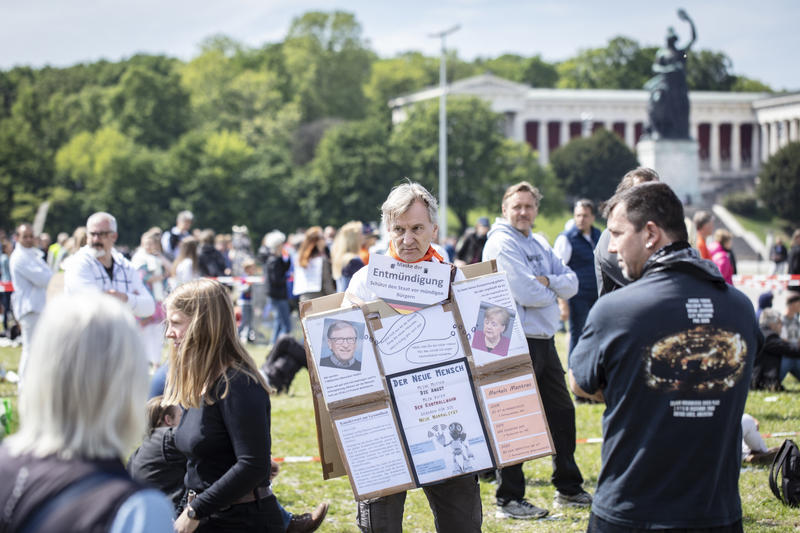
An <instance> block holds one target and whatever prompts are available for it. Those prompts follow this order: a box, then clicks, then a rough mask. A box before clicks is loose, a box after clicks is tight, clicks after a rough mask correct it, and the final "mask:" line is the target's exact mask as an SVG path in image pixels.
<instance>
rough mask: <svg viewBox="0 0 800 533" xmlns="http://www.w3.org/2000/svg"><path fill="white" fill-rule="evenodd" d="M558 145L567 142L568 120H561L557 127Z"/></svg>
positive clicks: (563, 144)
mask: <svg viewBox="0 0 800 533" xmlns="http://www.w3.org/2000/svg"><path fill="white" fill-rule="evenodd" d="M558 138H559V141H558V142H559V146H565V145H566V144H567V143H568V142H569V121H568V120H562V121H561V124H560V125H559V127H558Z"/></svg>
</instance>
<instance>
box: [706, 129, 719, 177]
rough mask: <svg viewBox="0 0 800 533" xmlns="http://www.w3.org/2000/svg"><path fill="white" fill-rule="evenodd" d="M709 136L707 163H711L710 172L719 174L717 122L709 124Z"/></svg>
mask: <svg viewBox="0 0 800 533" xmlns="http://www.w3.org/2000/svg"><path fill="white" fill-rule="evenodd" d="M710 128H711V135H710V139H709V141H708V144H709V147H708V152H709V161H710V163H711V172H712V173H715V174H716V173H719V171H720V166H721V165H720V157H719V122H712V123H711V124H710Z"/></svg>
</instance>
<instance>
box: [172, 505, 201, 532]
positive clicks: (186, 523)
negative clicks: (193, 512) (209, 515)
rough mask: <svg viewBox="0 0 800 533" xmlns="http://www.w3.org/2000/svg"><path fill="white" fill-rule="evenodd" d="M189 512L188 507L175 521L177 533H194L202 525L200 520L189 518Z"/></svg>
mask: <svg viewBox="0 0 800 533" xmlns="http://www.w3.org/2000/svg"><path fill="white" fill-rule="evenodd" d="M188 512H189V507H188V506H186V507H185V508H184V509H183V512H182V513H181V515H180V516H179V517H178V519H177V520H175V524H174V526H173V527H174V528H175V531H176V532H177V533H192V532H193V531H194V530H195V529H197V526H199V525H200V520H194V519H192V518H189V515H188Z"/></svg>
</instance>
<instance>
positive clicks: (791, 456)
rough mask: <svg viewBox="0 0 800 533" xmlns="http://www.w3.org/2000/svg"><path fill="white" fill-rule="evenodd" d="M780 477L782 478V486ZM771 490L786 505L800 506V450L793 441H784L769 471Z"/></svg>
mask: <svg viewBox="0 0 800 533" xmlns="http://www.w3.org/2000/svg"><path fill="white" fill-rule="evenodd" d="M778 477H780V478H781V480H780V486H778ZM769 488H770V489H772V493H773V494H774V495H775V497H776V498H778V500H780V501H781V503H783V504H784V505H788V506H790V507H797V506H800V450H799V449H798V448H797V444H795V443H794V441H793V440H790V439H786V440H784V441H783V444H782V445H781V449H780V450H779V451H778V454H777V455H776V456H775V459H773V461H772V467H771V468H770V470H769Z"/></svg>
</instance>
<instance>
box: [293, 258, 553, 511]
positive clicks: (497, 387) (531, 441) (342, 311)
mask: <svg viewBox="0 0 800 533" xmlns="http://www.w3.org/2000/svg"><path fill="white" fill-rule="evenodd" d="M383 259H384V260H383V261H381V262H379V264H378V266H376V267H375V270H376V272H377V274H378V276H377V277H376V278H374V280H377V281H374V280H373V281H374V282H376V283H378V284H380V285H381V287H380V290H381V291H383V292H382V294H385V295H387V296H388V298H387V299H388V301H384V300H381V299H379V300H375V301H371V302H359V303H360V304H361V305H359V306H350V307H342V306H341V305H342V302H343V295H342V294H336V295H331V296H326V297H324V298H318V299H316V300H311V301H308V302H303V303H302V304H301V305H300V316H301V321H302V324H303V333H304V337H305V347H306V357H307V360H308V368H309V376H310V379H311V386H312V393H313V396H314V411H315V418H316V423H317V442H318V444H319V449H320V458H321V461H322V471H323V477H324V478H325V479H330V478H332V477H337V476H342V475H347V476H348V478H349V480H350V484H351V487H352V489H353V494H354V495H355V498H356V499H357V500H363V499H367V498H375V497H378V496H385V495H389V494H394V493H397V492H401V491H405V490H409V489H411V488H416V487H420V486H424V485H427V484H433V483H438V482H441V481H442V480H446V479H448V478H451V477H455V476H460V475H465V474H469V473H477V472H480V471H485V470H490V469H494V468H497V467H503V466H509V465H512V464H516V463H520V462H523V461H527V460H530V459H534V458H538V457H543V456H546V455H552V454H553V453H554V447H553V443H552V439H551V437H550V432H549V429H548V425H547V420H546V417H545V414H544V410H543V409H542V405H541V399H540V397H539V391H538V385H537V383H536V377H535V375H534V372H533V367H532V365H531V358H530V355H529V354H528V348H527V342H526V340H525V336H524V332H523V331H522V325H521V323H520V320H519V317H518V316H517V312H516V306H515V304H514V300H513V297H512V295H511V291H510V287H509V285H508V280H507V278H506V276H505V274H504V273H502V272H497V271H496V267H495V264H494V262H493V261H491V262H486V263H479V264H476V265H470V266H469V267H466V268H464V269H463V270H462V272H463V273H464V276H465V278H466V279H459V280H458V281H453V282H452V283H450V284H449V290H448V287H447V285H445V286H444V287H442V286H440V285H442V282H441V280H442V279H444V278H445V277H447V272H446V271H443V270H442V267H443V266H445V265H435V267H436V268H429V269H428V268H424V267H425V266H426V265H422V267H420V266H419V265H418V266H416V267H415V268H414V269H409V268H407V265H403V264H399V263H398V265H392V263H391V260H390V261H386V260H385V258H383ZM370 265H372V261H371V262H370ZM371 276H372V274H371ZM370 279H372V278H370ZM450 279H452V276H450ZM437 280H438V281H437ZM447 281H448V280H445V283H447ZM404 283H406V285H404ZM437 283H438V285H437ZM370 287H372V286H370ZM445 291H446V292H445ZM422 293H425V298H427V300H426V301H425V304H424V305H421V306H418V307H417V306H415V304H414V298H415V294H422ZM443 294H447V298H446V299H445V300H443V301H439V302H438V303H433V304H431V303H430V300H431V299H432V300H437V299H439V298H440V297H441V295H443ZM409 295H410V296H409Z"/></svg>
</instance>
